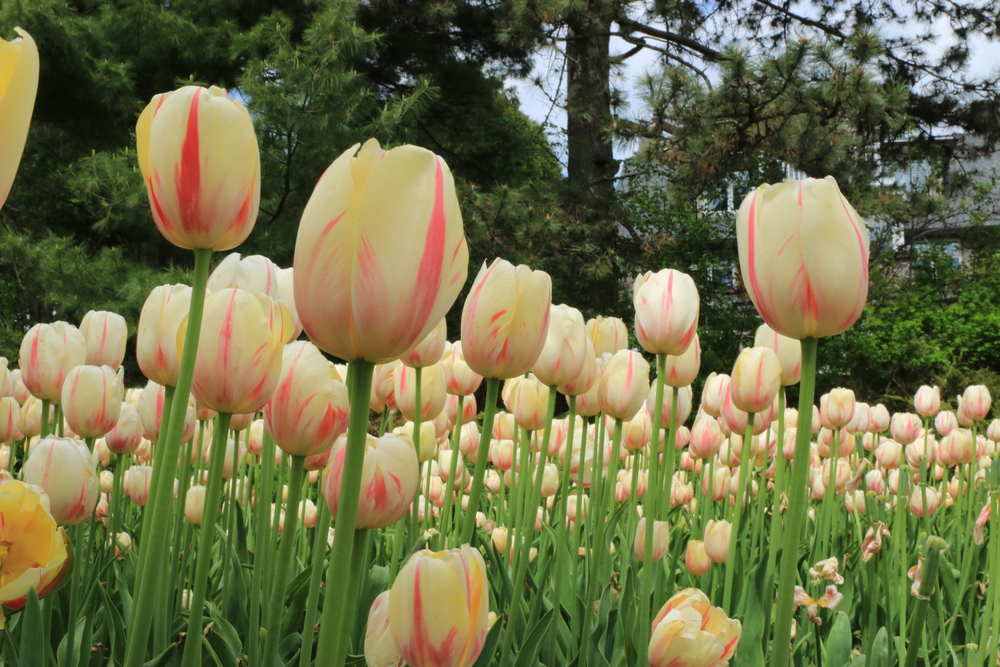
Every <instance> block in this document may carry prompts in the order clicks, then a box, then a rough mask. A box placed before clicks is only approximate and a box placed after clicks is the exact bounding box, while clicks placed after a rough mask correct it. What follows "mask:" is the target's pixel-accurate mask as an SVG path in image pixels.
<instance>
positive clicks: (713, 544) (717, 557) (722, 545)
mask: <svg viewBox="0 0 1000 667" xmlns="http://www.w3.org/2000/svg"><path fill="white" fill-rule="evenodd" d="M732 531H733V527H732V525H730V523H729V522H728V521H725V520H720V521H709V522H708V523H707V524H705V553H706V554H708V557H709V558H711V559H712V560H713V561H714V562H716V563H725V562H726V561H727V560H728V559H729V540H730V535H731V534H732Z"/></svg>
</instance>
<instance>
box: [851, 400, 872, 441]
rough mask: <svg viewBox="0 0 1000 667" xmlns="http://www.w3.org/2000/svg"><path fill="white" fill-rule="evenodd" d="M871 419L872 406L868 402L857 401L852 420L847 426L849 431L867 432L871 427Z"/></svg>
mask: <svg viewBox="0 0 1000 667" xmlns="http://www.w3.org/2000/svg"><path fill="white" fill-rule="evenodd" d="M871 421H872V411H871V407H869V405H868V404H867V403H855V404H854V416H853V417H851V421H850V422H849V423H848V424H847V426H846V428H847V432H848V433H850V434H852V435H856V434H867V433H868V430H869V429H870V428H871Z"/></svg>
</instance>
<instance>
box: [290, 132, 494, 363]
mask: <svg viewBox="0 0 1000 667" xmlns="http://www.w3.org/2000/svg"><path fill="white" fill-rule="evenodd" d="M468 263H469V250H468V246H467V245H466V242H465V234H464V231H463V226H462V213H461V210H460V208H459V205H458V197H457V195H456V194H455V183H454V179H453V178H452V175H451V171H450V170H449V169H448V166H447V165H446V164H445V162H444V160H443V159H441V158H440V157H439V156H437V155H435V154H434V153H432V152H430V151H428V150H426V149H423V148H418V147H416V146H399V147H397V148H394V149H393V150H390V151H383V150H382V149H381V147H380V146H379V144H378V142H377V141H376V140H374V139H370V140H368V141H367V142H366V143H365V144H364V146H361V147H360V150H359V146H358V145H357V144H356V145H354V146H352V147H351V148H349V149H348V150H346V151H345V152H344V153H342V154H341V155H340V157H338V158H337V159H336V160H335V161H334V162H333V164H331V165H330V167H329V168H328V169H327V170H326V172H325V173H324V174H323V176H322V177H321V178H320V180H319V182H318V183H317V184H316V189H315V190H314V191H313V194H312V196H311V197H310V199H309V203H308V204H306V208H305V210H304V211H303V213H302V222H301V224H300V225H299V231H298V236H297V238H296V241H295V263H294V267H295V274H294V278H295V283H294V285H295V304H296V306H297V308H298V314H299V319H300V320H301V321H302V326H303V328H304V329H305V332H306V333H307V334H308V335H309V338H310V339H311V340H312V341H313V342H314V343H315V344H316V346H317V347H319V348H320V349H321V350H323V351H324V352H327V353H330V354H332V355H334V356H336V357H339V358H341V359H344V360H346V361H351V360H354V359H359V358H360V359H366V360H368V361H371V362H374V363H385V362H386V361H389V360H392V359H396V358H398V357H400V356H401V355H403V354H404V353H405V352H406V351H407V350H409V349H410V348H412V347H413V346H414V345H415V344H417V343H418V342H419V341H421V340H423V339H424V338H425V337H426V336H427V334H428V333H430V331H431V330H432V329H434V328H435V327H437V326H438V323H439V322H441V319H442V318H443V317H444V315H445V313H447V312H448V310H449V309H450V308H451V305H452V304H453V303H454V302H455V299H456V298H457V297H458V294H459V292H460V291H461V290H462V288H463V286H464V285H465V277H466V273H467V271H468ZM473 290H475V288H473ZM466 354H468V350H466ZM470 365H471V364H470Z"/></svg>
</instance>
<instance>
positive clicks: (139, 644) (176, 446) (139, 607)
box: [125, 248, 212, 667]
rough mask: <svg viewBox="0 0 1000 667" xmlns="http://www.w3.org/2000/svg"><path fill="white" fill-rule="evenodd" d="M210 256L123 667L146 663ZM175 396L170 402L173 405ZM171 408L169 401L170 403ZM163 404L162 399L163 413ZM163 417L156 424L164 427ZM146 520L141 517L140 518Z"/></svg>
mask: <svg viewBox="0 0 1000 667" xmlns="http://www.w3.org/2000/svg"><path fill="white" fill-rule="evenodd" d="M211 259H212V250H211V249H208V248H198V249H195V251H194V277H193V281H192V285H191V310H190V312H189V314H188V326H187V333H186V334H185V338H184V341H185V342H184V352H183V354H182V356H181V365H180V372H179V373H178V377H177V387H176V392H175V394H174V401H176V402H178V403H179V407H178V409H176V410H174V409H171V411H170V421H169V423H168V425H167V426H168V427H167V436H166V440H165V442H164V443H163V445H162V449H163V451H162V457H160V458H161V461H160V465H161V466H162V470H161V474H160V477H161V478H162V479H164V480H168V481H169V483H164V484H159V485H157V487H156V489H155V491H156V494H155V496H154V495H153V494H152V493H151V494H150V498H149V503H148V505H147V506H146V514H147V515H152V516H151V517H150V519H149V523H148V525H144V526H143V531H142V538H143V545H142V546H143V549H142V551H144V552H145V558H142V559H141V560H140V564H143V565H144V568H143V571H142V573H141V574H142V576H141V578H139V577H138V573H137V578H138V579H139V581H138V582H137V583H138V596H137V597H135V598H134V600H133V604H132V608H133V610H134V613H133V615H132V623H131V624H130V625H129V636H128V643H127V645H126V649H125V667H142V665H143V663H144V662H145V654H146V642H147V641H148V639H149V630H150V624H151V622H152V619H153V612H154V610H155V607H156V605H155V604H154V600H155V599H156V592H155V590H154V591H152V592H150V591H149V589H150V588H155V586H156V581H157V580H158V579H159V578H160V577H161V574H162V572H163V571H164V565H165V563H164V560H165V559H166V558H167V555H168V553H169V549H168V548H167V539H168V538H169V537H170V533H169V531H168V530H167V525H168V522H169V520H170V505H171V501H172V500H173V492H174V489H173V479H174V476H175V474H176V472H177V454H178V452H179V451H180V445H181V434H182V433H183V431H184V420H185V418H186V417H187V400H188V395H189V394H190V393H191V378H192V376H193V375H194V362H195V358H196V357H197V355H198V339H199V337H200V336H201V318H202V314H203V312H204V309H205V285H206V284H207V283H208V268H209V264H210V263H211ZM174 401H171V405H172V403H173V402H174ZM172 408H173V406H172ZM166 411H167V405H166V401H165V400H164V406H163V412H164V414H166ZM162 424H163V422H162V420H161V425H160V428H161V430H162V429H163V425H162ZM143 523H144V524H145V523H146V522H145V521H144V522H143Z"/></svg>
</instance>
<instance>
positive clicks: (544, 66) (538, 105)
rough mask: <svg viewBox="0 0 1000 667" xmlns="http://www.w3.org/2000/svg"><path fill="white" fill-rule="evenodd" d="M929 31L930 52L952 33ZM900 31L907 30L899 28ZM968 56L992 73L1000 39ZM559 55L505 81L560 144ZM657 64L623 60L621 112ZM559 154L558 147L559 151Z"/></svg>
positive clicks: (623, 154) (616, 48) (628, 150)
mask: <svg viewBox="0 0 1000 667" xmlns="http://www.w3.org/2000/svg"><path fill="white" fill-rule="evenodd" d="M932 30H933V33H934V34H935V35H936V36H937V39H935V40H934V41H933V42H932V43H929V44H928V45H927V46H926V50H927V51H928V53H929V55H931V56H934V55H937V54H939V53H941V52H942V51H943V50H944V49H945V48H947V46H948V45H949V44H950V43H951V42H952V41H953V39H954V37H953V33H952V31H951V26H950V22H949V19H948V18H947V17H945V16H942V17H941V18H940V19H938V20H937V21H936V22H935V23H934V25H933V28H932ZM900 32H902V33H904V34H905V33H906V32H907V31H906V30H905V28H904V29H901V30H900ZM972 47H973V49H972V54H973V55H972V57H971V58H970V66H969V72H970V73H971V74H974V75H987V74H991V73H995V72H997V71H998V69H1000V43H997V42H988V41H987V40H985V39H984V38H981V37H979V38H974V39H973V40H972ZM629 48H631V45H630V44H627V43H626V42H624V41H623V40H621V39H620V38H617V37H612V38H611V53H612V54H618V53H624V52H626V51H628V50H629ZM561 67H562V59H561V58H560V57H559V56H558V54H555V53H554V52H552V51H548V52H544V51H543V52H541V53H539V54H537V55H536V56H535V66H534V71H533V72H532V77H531V78H530V79H510V80H508V82H507V83H508V85H509V86H511V87H513V88H514V89H515V90H516V91H517V94H518V98H519V100H520V103H521V110H522V111H523V112H524V113H525V114H526V115H527V116H529V117H530V118H532V119H533V120H535V121H537V122H539V123H542V124H544V125H545V126H546V128H547V130H548V132H549V138H550V140H551V141H552V142H553V145H556V146H558V145H560V144H561V134H562V132H563V131H564V130H565V128H566V114H565V112H564V111H563V110H562V109H561V108H559V106H558V105H554V104H553V103H552V100H551V98H550V95H552V94H553V91H555V90H556V89H557V88H559V84H560V83H564V82H565V81H564V76H563V77H562V79H561V77H560V74H561V72H560V68H561ZM657 67H658V58H657V54H656V52H654V51H652V50H649V49H645V50H643V51H640V52H639V53H638V54H636V55H635V56H633V57H632V58H630V59H629V60H627V61H626V62H625V67H624V70H623V72H622V73H621V74H620V75H619V76H618V78H617V80H616V81H615V82H614V83H615V85H616V87H617V88H618V89H620V90H621V91H623V93H624V94H625V98H626V100H627V102H628V105H629V108H628V110H627V111H626V112H625V113H626V115H628V116H633V117H642V115H643V114H644V113H645V109H644V107H643V103H642V100H641V99H640V98H639V95H638V94H637V88H638V82H639V81H640V80H641V78H642V76H643V75H644V74H645V73H646V72H650V71H655V70H656V69H657ZM536 78H539V79H541V80H542V81H543V83H544V88H545V90H542V89H540V88H539V87H538V86H537V85H536V84H535V81H534V79H536ZM636 148H637V146H635V145H628V146H615V148H614V150H615V157H616V158H618V159H624V158H627V157H630V156H631V155H632V154H633V153H634V152H635V150H636ZM559 154H560V155H562V151H559Z"/></svg>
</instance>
